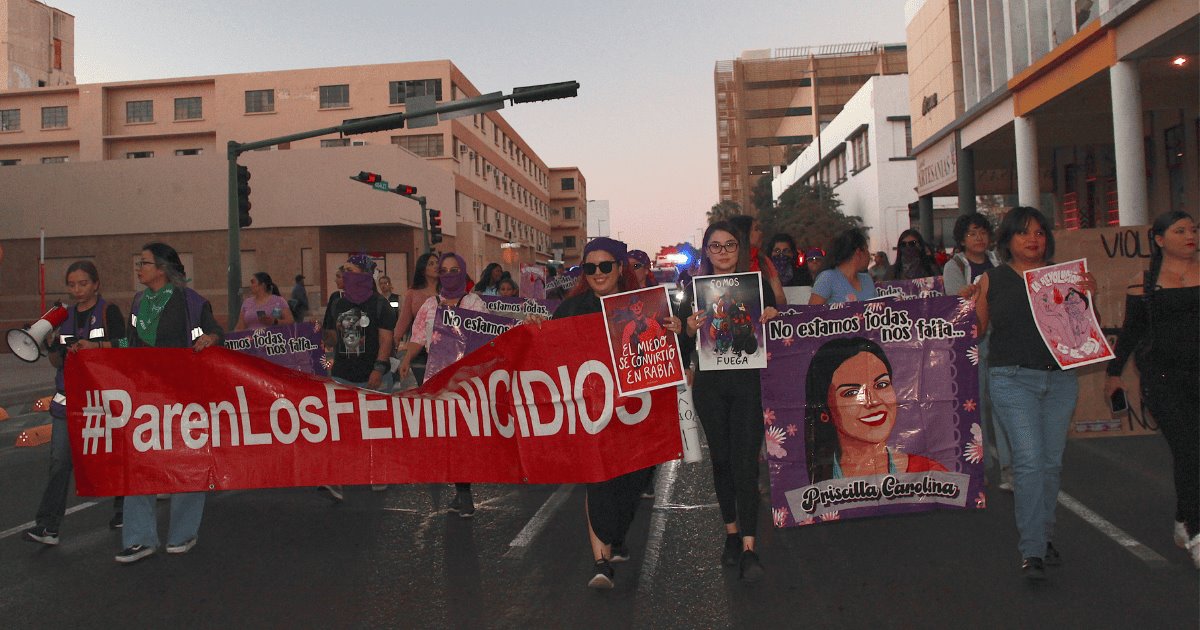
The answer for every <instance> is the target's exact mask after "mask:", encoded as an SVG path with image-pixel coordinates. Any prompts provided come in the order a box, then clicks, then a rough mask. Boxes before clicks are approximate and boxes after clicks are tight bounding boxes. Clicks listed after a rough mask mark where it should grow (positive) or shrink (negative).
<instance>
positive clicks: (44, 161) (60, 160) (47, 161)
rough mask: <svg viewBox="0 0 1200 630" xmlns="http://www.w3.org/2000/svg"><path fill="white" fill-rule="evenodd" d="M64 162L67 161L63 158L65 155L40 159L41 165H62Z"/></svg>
mask: <svg viewBox="0 0 1200 630" xmlns="http://www.w3.org/2000/svg"><path fill="white" fill-rule="evenodd" d="M66 161H67V156H65V155H56V156H54V157H44V158H42V164H63V163H65V162H66Z"/></svg>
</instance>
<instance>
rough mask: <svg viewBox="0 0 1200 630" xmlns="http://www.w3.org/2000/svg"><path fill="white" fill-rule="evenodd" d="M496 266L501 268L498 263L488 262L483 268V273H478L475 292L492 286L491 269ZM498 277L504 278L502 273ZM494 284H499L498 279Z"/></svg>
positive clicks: (481, 291)
mask: <svg viewBox="0 0 1200 630" xmlns="http://www.w3.org/2000/svg"><path fill="white" fill-rule="evenodd" d="M497 268H501V267H500V263H488V266H486V267H484V268H483V273H481V274H479V282H476V283H475V292H476V293H483V292H484V291H486V290H487V289H489V288H491V287H492V286H493V284H492V270H493V269H497ZM500 279H501V280H503V279H504V277H503V275H501V277H500ZM494 286H500V280H497V281H496V284H495V285H494Z"/></svg>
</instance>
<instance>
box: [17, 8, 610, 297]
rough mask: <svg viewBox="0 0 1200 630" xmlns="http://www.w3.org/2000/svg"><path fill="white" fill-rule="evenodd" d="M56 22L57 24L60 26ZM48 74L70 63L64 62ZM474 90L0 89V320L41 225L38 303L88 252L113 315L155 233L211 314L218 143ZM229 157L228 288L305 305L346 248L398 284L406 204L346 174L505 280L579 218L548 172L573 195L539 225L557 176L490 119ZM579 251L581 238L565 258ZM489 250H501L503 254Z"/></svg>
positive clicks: (357, 82)
mask: <svg viewBox="0 0 1200 630" xmlns="http://www.w3.org/2000/svg"><path fill="white" fill-rule="evenodd" d="M19 4H27V5H31V6H33V8H35V9H36V8H38V7H41V8H42V9H49V7H45V6H44V5H40V4H39V3H34V2H30V0H11V2H7V1H6V0H0V9H4V8H6V7H7V8H8V10H9V11H10V12H11V11H14V9H13V8H12V7H13V6H15V5H19ZM22 10H24V9H22ZM51 11H53V10H52V9H51ZM59 13H61V12H59ZM62 15H66V14H62ZM66 17H67V18H70V16H66ZM67 23H68V24H70V25H71V29H73V19H71V20H68V21H67ZM16 26H19V25H18V24H16V23H15V22H13V21H11V20H10V21H9V22H8V23H7V27H8V28H10V29H11V28H14V27H16ZM38 28H40V26H39V27H38ZM71 29H65V32H66V33H67V34H68V35H69V32H70V30H71ZM41 32H42V36H43V37H45V36H46V34H48V33H50V32H51V31H50V30H45V31H41ZM24 36H30V35H29V34H28V33H26V34H25V35H24ZM16 39H19V38H17V37H14V36H12V35H10V36H9V41H15V40H16ZM65 41H67V42H68V45H65V47H64V48H63V49H64V50H66V51H67V52H69V50H70V46H69V42H70V39H67V40H65ZM43 43H44V44H45V45H46V46H49V50H54V48H53V46H54V44H53V43H52V42H51V43H46V42H43ZM52 63H53V60H52ZM63 67H64V70H63V72H64V73H66V72H68V70H69V69H70V68H71V67H72V66H71V64H70V62H69V55H67V59H65V60H64V64H63ZM5 74H6V76H12V74H13V71H12V70H11V69H10V68H6V70H5ZM39 80H40V79H39ZM489 87H492V86H489ZM495 87H499V86H495ZM507 87H511V86H506V89H507ZM479 93H480V92H479V90H477V89H476V88H475V86H474V85H472V84H471V82H470V81H468V80H467V78H466V77H465V76H463V74H462V73H461V72H460V71H459V70H458V68H457V67H455V65H454V64H453V63H452V62H450V61H448V60H439V61H424V62H411V63H393V64H379V65H368V66H353V67H342V68H317V69H306V70H289V71H279V72H261V73H248V74H230V75H215V76H201V77H187V78H175V79H161V80H149V81H134V82H117V83H102V84H89V85H61V86H54V85H52V84H48V85H47V86H46V87H40V88H39V87H29V88H20V89H10V90H5V91H0V166H10V167H12V168H0V191H4V192H3V194H0V246H3V247H4V249H5V252H6V255H5V260H4V265H3V269H2V271H0V295H2V296H4V299H0V321H4V320H9V321H12V320H25V319H28V318H30V317H33V316H34V315H36V314H37V313H36V312H35V311H36V310H37V298H38V296H37V294H38V285H37V274H36V256H37V248H38V242H37V237H38V231H39V229H40V228H44V229H45V230H46V237H47V241H46V256H47V258H48V260H47V273H46V278H47V280H46V285H47V290H48V292H49V293H50V294H51V298H53V297H54V294H55V293H58V294H59V295H61V291H62V288H61V287H62V280H61V278H62V273H61V271H62V269H65V266H66V265H67V264H69V263H70V262H71V261H73V260H76V259H79V258H92V259H94V262H96V264H97V266H98V267H99V269H100V271H101V274H102V280H103V284H104V290H105V294H106V296H107V297H108V298H109V299H112V300H115V301H116V302H117V303H118V304H127V303H128V302H127V299H128V298H129V297H131V296H132V294H133V292H134V291H135V290H137V289H138V287H137V286H136V282H135V281H134V279H133V274H132V268H131V267H130V263H131V261H132V259H133V257H134V255H135V254H137V253H138V251H139V249H140V247H141V245H142V243H144V242H146V241H149V240H164V241H166V242H168V243H172V244H173V245H175V246H176V247H177V248H178V249H180V251H181V252H184V253H185V256H184V259H185V260H184V262H185V264H187V266H188V273H189V275H190V276H191V277H192V278H193V279H194V282H193V286H195V288H196V289H197V290H199V291H200V292H201V293H203V294H205V295H206V296H208V297H209V298H210V299H211V300H212V302H213V305H214V307H215V308H214V310H215V312H217V313H225V312H226V308H225V302H226V298H225V295H224V294H225V292H226V291H225V282H226V281H225V269H226V262H225V261H226V255H227V254H226V223H227V219H226V213H227V210H226V207H227V203H228V202H227V192H226V186H227V183H226V182H227V179H226V178H227V170H226V169H227V162H226V158H225V147H226V145H227V143H228V142H229V141H231V140H234V141H239V142H251V141H255V140H262V139H266V138H272V137H278V136H284V135H287V134H291V133H296V132H300V131H305V130H310V129H320V128H324V127H330V126H334V125H338V124H340V123H341V122H342V121H343V120H346V119H350V118H360V117H364V116H373V115H379V114H387V113H393V112H397V111H404V107H405V101H406V99H407V98H411V97H414V96H421V95H429V94H431V95H434V96H435V97H436V99H437V100H438V101H447V100H454V99H459V98H467V97H472V96H477V95H479ZM543 106H546V105H543ZM308 149H312V150H311V151H310V150H308ZM318 149H319V150H318ZM143 158H147V159H143ZM240 163H241V164H244V165H246V166H247V167H248V168H249V169H250V171H251V173H252V180H251V188H252V193H251V195H250V198H251V201H252V203H253V208H252V210H251V216H252V217H253V220H254V222H253V226H252V227H250V228H248V229H245V230H243V231H242V250H243V251H242V269H243V286H246V285H247V284H248V279H249V274H251V273H253V272H255V271H267V272H268V273H270V274H271V275H272V276H273V278H274V279H275V280H276V281H277V283H279V284H280V285H282V286H285V287H286V286H287V285H289V284H290V283H291V278H292V276H294V275H295V274H297V273H303V274H304V275H305V276H306V278H307V283H308V284H309V285H310V286H309V292H310V299H311V300H312V301H313V304H314V306H315V305H316V304H317V303H318V302H321V301H323V299H324V298H325V297H326V296H327V295H328V294H329V292H330V290H331V289H332V283H333V279H332V277H333V272H334V270H335V269H336V267H337V264H338V263H340V261H341V260H342V259H343V257H344V256H345V255H346V253H347V252H352V251H358V250H366V251H369V252H372V253H373V254H376V255H377V257H378V258H379V260H380V262H381V263H382V264H381V266H382V267H383V268H384V269H385V270H386V273H387V274H388V275H390V276H391V277H392V280H393V283H394V284H395V285H397V286H399V287H405V286H407V284H408V281H409V279H410V278H411V275H412V272H411V267H412V264H413V262H414V260H415V257H416V256H418V255H419V254H420V251H421V242H422V239H421V231H420V225H421V217H420V211H419V207H418V205H417V204H416V203H415V202H413V201H410V200H407V199H404V198H401V197H399V196H397V195H392V194H385V193H380V192H378V191H374V190H372V189H370V188H369V187H367V186H364V185H362V184H359V183H356V182H353V181H350V180H349V179H348V177H349V176H351V175H354V174H356V173H358V172H359V171H374V172H378V173H380V174H381V175H382V176H383V177H384V178H385V179H387V180H388V181H389V182H390V183H391V184H392V185H393V186H395V185H396V184H400V183H403V184H409V185H413V186H416V187H417V188H418V190H419V192H420V194H422V195H424V196H426V197H427V198H428V205H429V207H430V208H437V209H440V210H442V211H443V221H444V230H445V233H446V239H445V242H444V243H443V244H442V245H441V248H440V249H442V251H450V250H454V251H458V252H459V253H460V254H462V255H463V256H464V257H465V258H466V259H467V261H468V267H469V271H470V272H471V273H472V274H473V275H474V274H478V273H479V271H480V270H482V268H483V267H484V266H485V265H486V264H487V263H489V262H493V261H497V262H504V263H506V265H505V266H506V267H508V268H510V269H511V270H512V271H516V266H517V265H518V264H520V263H522V262H523V263H526V264H528V263H533V262H545V261H547V260H549V259H550V257H551V254H552V251H553V249H557V248H559V247H560V245H559V243H561V242H562V240H560V238H562V239H564V240H565V239H566V236H561V237H560V232H559V230H558V229H557V227H558V225H559V224H560V223H564V227H567V226H571V227H570V229H574V227H575V224H576V223H578V224H579V225H580V226H581V225H585V223H583V220H584V212H585V208H586V201H584V200H585V199H586V197H585V196H584V188H583V185H584V180H583V176H582V174H580V173H579V172H578V169H561V171H562V172H567V171H570V172H573V173H574V175H573V177H574V179H575V181H576V182H578V184H577V186H578V188H577V189H576V191H577V193H578V199H579V202H578V203H577V204H575V205H573V206H572V205H571V204H569V203H566V201H563V205H566V206H570V207H573V208H574V212H575V214H574V215H573V218H566V217H564V216H562V215H555V214H553V213H552V209H553V208H556V207H559V205H560V204H559V201H558V200H559V198H560V197H562V195H563V194H567V195H571V194H572V193H571V192H570V191H565V192H564V191H560V190H559V188H560V187H561V186H562V182H561V181H560V179H561V177H560V169H552V168H551V167H549V166H547V165H546V163H545V162H544V161H542V159H541V158H539V157H538V155H537V154H536V153H535V152H534V151H533V150H532V149H531V148H530V147H529V145H528V144H527V143H526V142H525V141H524V140H523V139H522V138H521V137H520V135H519V134H517V132H516V131H515V130H514V129H513V128H512V127H511V126H510V125H509V124H508V123H507V122H506V121H505V120H504V118H503V117H502V116H500V115H499V114H498V113H496V112H489V113H486V114H479V115H475V116H473V117H464V118H459V119H455V120H448V121H442V122H439V123H438V124H437V125H436V126H431V127H426V128H419V129H402V130H395V131H389V132H378V133H371V134H363V135H356V136H352V137H346V138H339V137H336V136H332V135H331V136H327V137H321V138H313V139H309V140H304V141H299V142H293V143H291V144H290V145H280V146H278V147H273V148H272V149H271V150H264V151H261V152H254V153H249V154H245V155H243V156H242V157H241V159H240ZM563 198H564V199H565V197H563ZM567 233H568V232H563V234H564V235H565V234H567ZM583 240H584V238H583V231H582V229H580V231H579V236H578V237H576V243H577V249H575V250H572V249H571V248H567V253H566V255H567V260H568V261H571V260H572V259H571V258H570V256H571V252H572V251H574V252H575V256H576V257H577V255H578V251H580V250H581V248H582V245H583ZM506 243H515V244H516V245H517V246H516V247H512V246H510V247H506V248H504V249H503V250H502V248H501V245H502V244H506ZM502 251H503V252H509V258H508V260H505V257H504V256H503V255H502ZM514 252H515V253H516V255H515V256H514V255H513V253H514ZM189 261H190V264H189Z"/></svg>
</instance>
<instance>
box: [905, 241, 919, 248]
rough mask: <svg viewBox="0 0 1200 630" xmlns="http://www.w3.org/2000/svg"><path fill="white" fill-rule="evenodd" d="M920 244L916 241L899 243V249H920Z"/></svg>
mask: <svg viewBox="0 0 1200 630" xmlns="http://www.w3.org/2000/svg"><path fill="white" fill-rule="evenodd" d="M920 246H921V245H920V243H917V242H916V241H900V247H920Z"/></svg>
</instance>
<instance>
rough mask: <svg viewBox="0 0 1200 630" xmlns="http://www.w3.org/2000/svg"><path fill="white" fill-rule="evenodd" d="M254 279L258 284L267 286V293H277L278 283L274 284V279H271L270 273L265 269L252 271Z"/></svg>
mask: <svg viewBox="0 0 1200 630" xmlns="http://www.w3.org/2000/svg"><path fill="white" fill-rule="evenodd" d="M254 279H255V280H258V283H259V284H261V285H263V286H265V287H267V293H270V294H271V295H279V285H277V284H275V281H274V280H272V279H271V274H269V273H267V272H265V271H256V272H254Z"/></svg>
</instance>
